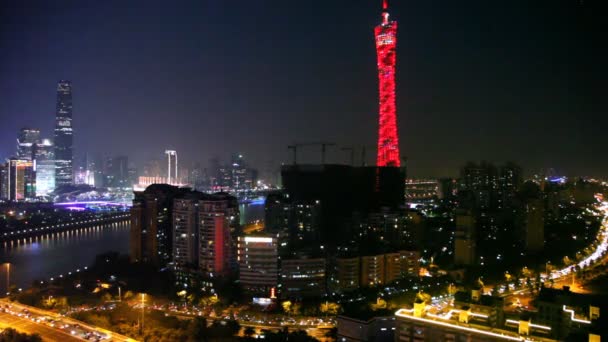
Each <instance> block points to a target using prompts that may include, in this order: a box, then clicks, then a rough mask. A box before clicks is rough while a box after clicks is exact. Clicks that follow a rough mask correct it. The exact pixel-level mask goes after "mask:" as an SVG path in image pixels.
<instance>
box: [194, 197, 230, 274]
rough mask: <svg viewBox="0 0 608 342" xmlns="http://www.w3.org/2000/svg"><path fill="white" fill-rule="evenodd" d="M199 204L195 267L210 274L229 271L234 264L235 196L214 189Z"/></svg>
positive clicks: (228, 272) (227, 272)
mask: <svg viewBox="0 0 608 342" xmlns="http://www.w3.org/2000/svg"><path fill="white" fill-rule="evenodd" d="M199 206H200V207H199V217H198V222H200V228H199V229H200V230H199V257H198V264H199V268H200V269H201V271H202V272H203V275H204V276H206V277H210V278H212V277H217V276H225V275H229V274H230V273H232V272H234V271H235V270H236V268H237V264H236V240H237V237H238V236H239V234H240V225H239V207H238V200H237V199H236V198H235V197H233V196H230V195H228V194H226V193H217V194H214V195H213V196H212V197H209V198H205V199H203V200H201V201H200V202H199Z"/></svg>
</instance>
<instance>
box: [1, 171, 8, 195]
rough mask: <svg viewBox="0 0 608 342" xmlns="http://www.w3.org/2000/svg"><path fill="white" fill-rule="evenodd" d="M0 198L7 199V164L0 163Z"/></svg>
mask: <svg viewBox="0 0 608 342" xmlns="http://www.w3.org/2000/svg"><path fill="white" fill-rule="evenodd" d="M0 200H8V164H4V163H2V164H0Z"/></svg>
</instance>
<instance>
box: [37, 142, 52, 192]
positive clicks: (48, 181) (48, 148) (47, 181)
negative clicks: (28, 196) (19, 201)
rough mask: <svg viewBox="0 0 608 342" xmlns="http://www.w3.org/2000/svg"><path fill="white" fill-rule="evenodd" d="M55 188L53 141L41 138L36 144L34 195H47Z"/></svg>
mask: <svg viewBox="0 0 608 342" xmlns="http://www.w3.org/2000/svg"><path fill="white" fill-rule="evenodd" d="M54 190H55V158H54V153H53V143H52V142H51V140H49V139H43V140H42V141H41V142H39V143H37V144H36V196H47V195H49V194H50V193H51V192H53V191H54Z"/></svg>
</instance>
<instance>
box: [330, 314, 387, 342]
mask: <svg viewBox="0 0 608 342" xmlns="http://www.w3.org/2000/svg"><path fill="white" fill-rule="evenodd" d="M387 311H388V310H387ZM349 314H350V313H344V314H342V315H339V316H338V318H337V328H338V332H337V333H338V339H337V341H339V342H363V341H365V342H394V341H395V337H394V336H395V321H396V320H395V317H394V316H380V317H376V316H374V317H369V315H366V314H367V312H365V313H363V314H360V315H358V316H356V317H351V316H347V315H349Z"/></svg>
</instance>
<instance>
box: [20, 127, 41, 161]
mask: <svg viewBox="0 0 608 342" xmlns="http://www.w3.org/2000/svg"><path fill="white" fill-rule="evenodd" d="M39 142H40V130H38V129H31V128H22V129H21V130H20V131H19V137H18V138H17V158H19V159H21V160H33V159H34V154H35V153H36V144H37V143H39Z"/></svg>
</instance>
